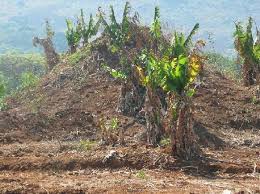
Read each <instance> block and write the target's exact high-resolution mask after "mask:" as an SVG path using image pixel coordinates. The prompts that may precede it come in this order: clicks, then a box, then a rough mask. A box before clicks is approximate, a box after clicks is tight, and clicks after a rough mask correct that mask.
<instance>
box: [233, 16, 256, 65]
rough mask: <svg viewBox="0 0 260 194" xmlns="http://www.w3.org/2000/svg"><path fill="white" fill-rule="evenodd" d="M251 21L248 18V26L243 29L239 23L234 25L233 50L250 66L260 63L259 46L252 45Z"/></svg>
mask: <svg viewBox="0 0 260 194" xmlns="http://www.w3.org/2000/svg"><path fill="white" fill-rule="evenodd" d="M252 27H253V19H252V18H251V17H249V19H248V24H247V26H246V28H245V29H244V27H243V25H242V23H241V22H238V23H236V24H235V32H234V37H235V49H236V50H237V52H238V54H239V55H240V56H241V57H242V58H243V59H244V60H246V61H247V62H249V63H250V64H251V65H259V63H260V45H259V44H254V38H253V32H252Z"/></svg>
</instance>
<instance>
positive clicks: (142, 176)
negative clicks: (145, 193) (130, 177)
mask: <svg viewBox="0 0 260 194" xmlns="http://www.w3.org/2000/svg"><path fill="white" fill-rule="evenodd" d="M136 177H137V178H140V179H143V180H144V179H147V178H148V177H147V175H146V174H145V171H143V170H139V171H138V172H137V173H136Z"/></svg>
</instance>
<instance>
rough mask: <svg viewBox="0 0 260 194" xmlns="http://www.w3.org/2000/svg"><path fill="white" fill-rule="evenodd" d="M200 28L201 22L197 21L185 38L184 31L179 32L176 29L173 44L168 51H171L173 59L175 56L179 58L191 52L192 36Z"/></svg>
mask: <svg viewBox="0 0 260 194" xmlns="http://www.w3.org/2000/svg"><path fill="white" fill-rule="evenodd" d="M198 29H199V24H198V23H197V24H195V26H194V27H193V29H192V30H191V32H190V34H189V35H188V37H187V38H185V35H184V34H183V33H178V32H176V31H175V33H174V37H173V41H172V45H171V47H170V48H169V49H168V52H170V53H168V55H170V58H171V59H173V58H174V57H175V58H178V57H179V56H181V55H188V53H189V52H190V47H191V43H192V37H193V36H194V34H195V33H196V32H197V30H198Z"/></svg>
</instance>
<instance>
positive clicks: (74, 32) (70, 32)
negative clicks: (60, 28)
mask: <svg viewBox="0 0 260 194" xmlns="http://www.w3.org/2000/svg"><path fill="white" fill-rule="evenodd" d="M66 24H67V30H66V38H67V42H68V45H69V47H70V52H71V53H75V52H76V50H77V47H78V46H79V43H80V39H81V28H82V26H81V24H80V23H79V22H78V24H77V25H74V24H73V21H72V20H70V19H66Z"/></svg>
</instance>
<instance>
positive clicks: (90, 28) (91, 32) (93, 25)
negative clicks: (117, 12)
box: [79, 9, 101, 45]
mask: <svg viewBox="0 0 260 194" xmlns="http://www.w3.org/2000/svg"><path fill="white" fill-rule="evenodd" d="M80 12H81V13H80V18H79V22H80V24H81V31H80V33H81V36H82V39H83V45H86V44H88V43H89V39H90V38H92V37H93V36H96V35H97V33H98V30H99V27H100V24H101V19H100V18H99V19H98V21H97V22H95V21H94V18H93V16H92V14H90V16H89V22H88V24H86V22H85V16H84V12H83V10H82V9H81V11H80Z"/></svg>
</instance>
